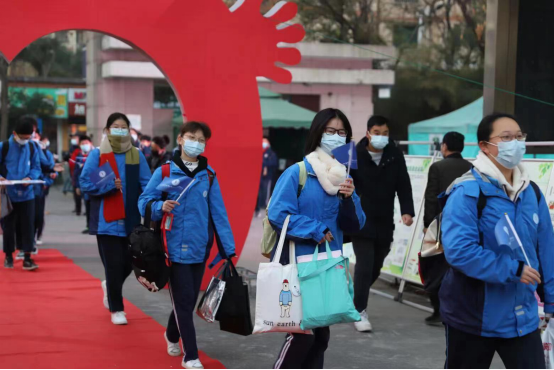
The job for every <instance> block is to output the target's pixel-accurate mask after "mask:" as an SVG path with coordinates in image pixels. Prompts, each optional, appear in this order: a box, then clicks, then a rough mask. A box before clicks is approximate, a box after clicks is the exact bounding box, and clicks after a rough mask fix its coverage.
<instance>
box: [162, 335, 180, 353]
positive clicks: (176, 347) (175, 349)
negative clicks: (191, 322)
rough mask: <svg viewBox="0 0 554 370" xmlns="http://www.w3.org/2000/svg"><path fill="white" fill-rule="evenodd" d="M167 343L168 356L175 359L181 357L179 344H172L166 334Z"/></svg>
mask: <svg viewBox="0 0 554 370" xmlns="http://www.w3.org/2000/svg"><path fill="white" fill-rule="evenodd" d="M164 338H165V342H166V343H167V354H168V355H170V356H173V357H177V356H181V346H179V342H177V343H172V342H170V341H169V339H167V333H166V332H164Z"/></svg>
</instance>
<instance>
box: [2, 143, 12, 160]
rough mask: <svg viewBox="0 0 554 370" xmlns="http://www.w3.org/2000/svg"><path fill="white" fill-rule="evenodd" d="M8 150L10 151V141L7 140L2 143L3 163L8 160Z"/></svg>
mask: <svg viewBox="0 0 554 370" xmlns="http://www.w3.org/2000/svg"><path fill="white" fill-rule="evenodd" d="M8 150H10V141H9V140H6V141H3V142H2V161H5V160H6V156H7V155H8Z"/></svg>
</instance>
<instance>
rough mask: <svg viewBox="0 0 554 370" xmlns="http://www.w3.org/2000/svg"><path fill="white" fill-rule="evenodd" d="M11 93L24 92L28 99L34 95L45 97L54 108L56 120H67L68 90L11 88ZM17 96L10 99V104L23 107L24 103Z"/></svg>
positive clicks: (14, 95)
mask: <svg viewBox="0 0 554 370" xmlns="http://www.w3.org/2000/svg"><path fill="white" fill-rule="evenodd" d="M9 91H10V93H16V92H23V93H24V94H25V95H26V96H27V97H32V96H33V95H34V94H40V95H44V99H45V100H46V101H47V102H49V103H50V104H51V105H52V106H53V107H54V114H53V115H52V117H54V118H67V116H68V114H67V110H68V109H67V108H68V106H67V89H52V88H45V87H10V89H9ZM17 98H18V95H17V94H13V95H12V96H11V97H10V103H11V104H13V106H15V107H21V106H22V105H23V104H24V103H23V102H22V101H19V100H18V99H17Z"/></svg>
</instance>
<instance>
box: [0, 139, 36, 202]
mask: <svg viewBox="0 0 554 370" xmlns="http://www.w3.org/2000/svg"><path fill="white" fill-rule="evenodd" d="M2 145H3V143H0V165H2V166H5V168H6V171H7V174H6V176H5V178H6V179H7V180H23V179H24V178H26V177H28V178H30V179H31V180H40V176H41V175H42V171H41V167H40V153H39V152H40V149H39V150H34V151H33V156H32V157H31V148H30V146H31V145H34V143H33V142H28V143H27V144H25V145H20V144H18V143H17V142H16V141H15V140H14V138H13V135H12V136H10V138H9V149H8V154H7V155H6V158H2ZM7 188H8V196H9V197H10V200H11V201H12V202H14V203H18V202H25V201H28V200H34V199H35V192H34V187H33V186H31V185H29V186H23V185H12V186H8V187H7Z"/></svg>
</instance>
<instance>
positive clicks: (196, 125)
mask: <svg viewBox="0 0 554 370" xmlns="http://www.w3.org/2000/svg"><path fill="white" fill-rule="evenodd" d="M198 130H200V131H202V134H204V137H205V138H206V140H208V139H210V138H211V137H212V130H211V129H210V126H208V125H207V124H205V123H204V122H198V121H190V122H187V123H184V124H183V126H181V130H180V132H179V135H181V136H183V135H184V134H186V133H187V132H192V133H195V132H196V131H198Z"/></svg>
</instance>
